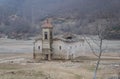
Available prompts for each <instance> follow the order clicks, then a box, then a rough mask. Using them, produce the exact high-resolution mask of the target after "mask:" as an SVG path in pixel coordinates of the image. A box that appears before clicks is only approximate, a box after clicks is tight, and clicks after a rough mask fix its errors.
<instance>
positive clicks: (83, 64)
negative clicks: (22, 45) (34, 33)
mask: <svg viewBox="0 0 120 79" xmlns="http://www.w3.org/2000/svg"><path fill="white" fill-rule="evenodd" d="M0 57H1V58H0V79H92V78H93V73H94V69H95V65H96V61H95V60H94V61H93V60H80V61H79V62H71V61H60V60H59V61H58V60H56V61H55V60H54V61H40V62H39V63H35V62H34V60H32V54H0ZM119 65H120V60H119V59H116V60H115V59H113V60H112V59H111V60H102V61H101V64H100V67H99V69H98V74H97V77H98V79H108V78H111V77H112V76H117V75H118V72H120V71H119V67H120V66H119Z"/></svg>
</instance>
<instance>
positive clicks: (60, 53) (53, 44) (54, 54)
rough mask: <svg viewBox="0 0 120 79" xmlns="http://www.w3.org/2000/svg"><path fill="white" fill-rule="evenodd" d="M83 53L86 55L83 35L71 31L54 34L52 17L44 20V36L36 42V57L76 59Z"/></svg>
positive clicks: (34, 54) (34, 55)
mask: <svg viewBox="0 0 120 79" xmlns="http://www.w3.org/2000/svg"><path fill="white" fill-rule="evenodd" d="M81 55H84V39H83V37H81V36H79V35H76V34H71V33H65V34H63V35H57V36H53V26H52V24H51V22H50V19H47V20H45V21H44V23H43V25H42V37H39V38H37V39H36V40H35V42H34V53H33V57H34V59H45V60H54V59H74V58H76V57H79V56H81Z"/></svg>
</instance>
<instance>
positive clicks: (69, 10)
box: [0, 0, 120, 39]
mask: <svg viewBox="0 0 120 79" xmlns="http://www.w3.org/2000/svg"><path fill="white" fill-rule="evenodd" d="M119 4H120V0H0V33H1V34H3V33H4V34H6V35H9V36H16V37H20V36H24V35H26V36H31V35H37V34H39V32H40V29H41V28H40V26H39V25H40V24H41V21H43V20H44V19H45V18H46V17H52V18H53V23H54V27H55V34H59V33H62V32H73V33H76V34H81V33H82V32H83V27H84V28H85V29H88V28H89V30H87V31H86V30H85V29H84V33H87V34H95V31H96V28H95V26H96V23H98V24H99V23H101V22H104V21H105V20H106V21H107V22H105V23H106V25H107V26H109V29H108V33H107V35H106V36H107V37H106V38H108V39H109V38H112V39H113V38H115V39H119V38H120V28H119V27H120V5H119ZM103 20H104V21H103ZM28 28H29V29H28Z"/></svg>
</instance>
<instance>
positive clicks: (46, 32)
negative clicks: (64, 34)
mask: <svg viewBox="0 0 120 79" xmlns="http://www.w3.org/2000/svg"><path fill="white" fill-rule="evenodd" d="M52 30H53V26H52V24H51V19H47V20H45V21H44V24H43V25H42V54H43V55H44V56H45V59H46V60H51V59H52V54H53V52H52V42H53V33H52Z"/></svg>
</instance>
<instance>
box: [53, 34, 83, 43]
mask: <svg viewBox="0 0 120 79" xmlns="http://www.w3.org/2000/svg"><path fill="white" fill-rule="evenodd" d="M53 40H61V41H64V42H68V43H70V42H79V41H84V39H83V37H81V36H79V35H76V34H71V33H65V34H63V35H59V36H55V37H54V39H53Z"/></svg>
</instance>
